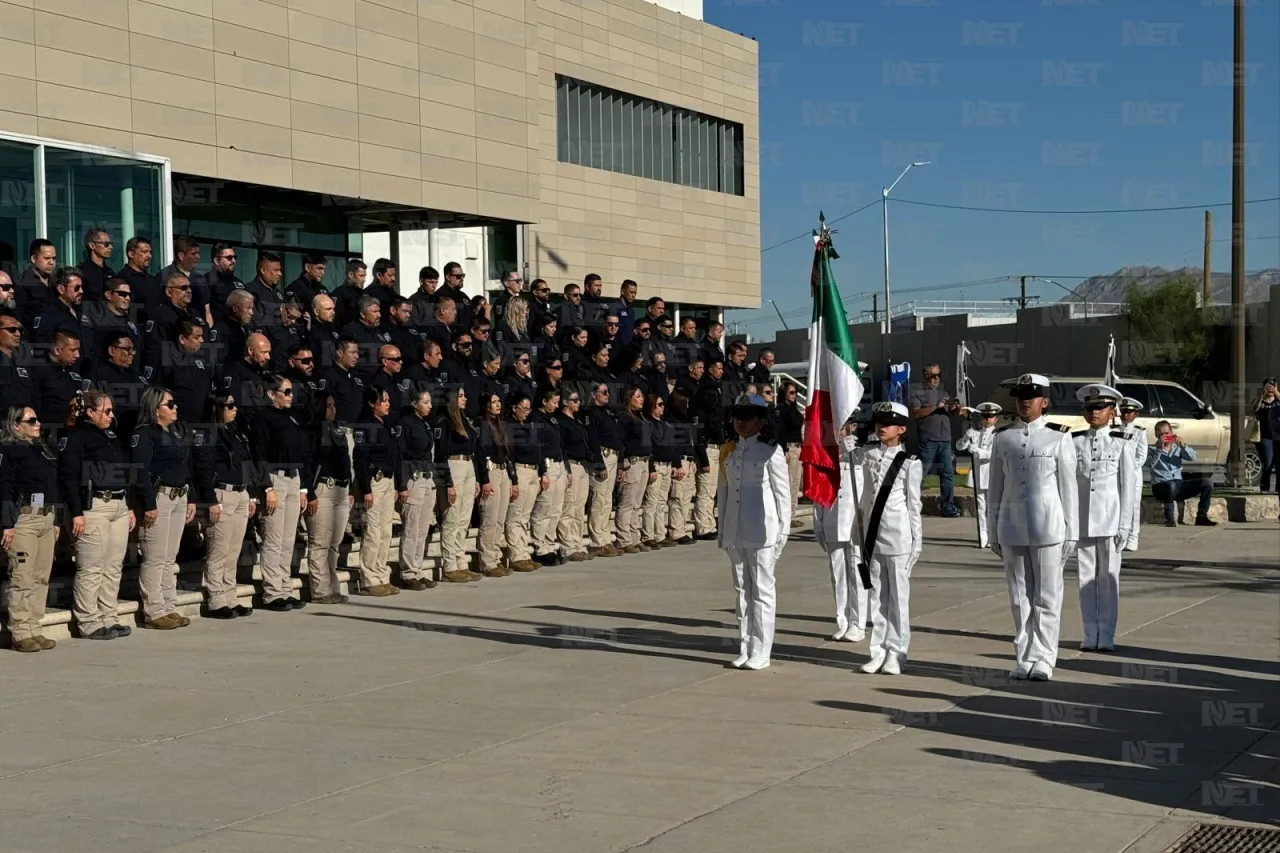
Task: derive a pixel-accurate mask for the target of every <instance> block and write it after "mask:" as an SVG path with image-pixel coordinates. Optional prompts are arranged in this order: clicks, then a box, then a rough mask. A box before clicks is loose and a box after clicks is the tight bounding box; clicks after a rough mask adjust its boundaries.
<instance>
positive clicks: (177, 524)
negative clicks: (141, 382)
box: [129, 385, 206, 631]
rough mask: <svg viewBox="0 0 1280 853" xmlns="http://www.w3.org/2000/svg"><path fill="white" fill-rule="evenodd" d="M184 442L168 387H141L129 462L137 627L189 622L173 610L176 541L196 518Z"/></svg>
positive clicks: (179, 625)
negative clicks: (137, 556) (136, 525)
mask: <svg viewBox="0 0 1280 853" xmlns="http://www.w3.org/2000/svg"><path fill="white" fill-rule="evenodd" d="M187 445H188V442H187V431H186V428H185V427H184V426H183V425H182V424H180V423H178V404H177V403H175V402H174V401H173V394H172V393H170V391H169V389H168V388H161V387H160V386H158V385H156V386H152V387H150V388H148V389H147V390H146V391H144V392H142V401H141V403H140V405H139V410H138V426H137V428H136V429H134V431H133V436H132V437H131V438H130V439H129V461H130V463H131V464H132V466H133V468H134V470H135V471H136V473H137V476H136V478H135V483H134V493H135V499H136V501H137V506H138V508H139V509H141V510H142V518H141V522H142V527H141V529H140V530H139V532H138V548H139V550H140V551H141V552H142V568H141V570H140V571H139V585H140V586H141V588H142V616H143V620H144V621H143V623H142V627H144V628H153V629H155V630H158V631H172V630H173V629H174V628H185V627H187V626H188V625H190V624H191V620H190V619H189V618H187V617H186V616H183V615H182V614H181V613H179V612H178V562H177V560H178V546H179V545H181V544H182V530H183V528H184V527H186V526H187V525H188V524H190V523H191V522H192V521H193V520H194V519H195V517H196V505H195V503H194V502H192V501H190V500H188V497H189V492H190V487H189V486H188V483H189V482H190V481H191V473H192V469H193V467H194V466H193V465H192V460H191V454H190V451H189V449H188V446H187ZM195 479H196V482H204V481H205V480H206V478H205V477H203V476H199V477H196V478H195Z"/></svg>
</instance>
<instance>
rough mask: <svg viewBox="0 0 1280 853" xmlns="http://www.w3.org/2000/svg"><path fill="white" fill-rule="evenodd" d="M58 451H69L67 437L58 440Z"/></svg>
mask: <svg viewBox="0 0 1280 853" xmlns="http://www.w3.org/2000/svg"><path fill="white" fill-rule="evenodd" d="M58 449H59V450H66V449H67V437H66V436H65V435H64V436H63V437H62V438H60V439H58Z"/></svg>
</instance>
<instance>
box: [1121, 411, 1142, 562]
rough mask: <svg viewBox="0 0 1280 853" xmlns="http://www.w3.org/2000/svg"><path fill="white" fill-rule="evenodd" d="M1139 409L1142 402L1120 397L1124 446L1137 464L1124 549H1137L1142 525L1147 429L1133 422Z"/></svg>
mask: <svg viewBox="0 0 1280 853" xmlns="http://www.w3.org/2000/svg"><path fill="white" fill-rule="evenodd" d="M1141 411H1142V403H1140V402H1138V401H1137V400H1135V399H1133V398H1132V397H1122V398H1121V400H1120V422H1121V423H1122V424H1123V425H1124V426H1123V427H1122V429H1123V430H1124V432H1125V435H1126V436H1127V437H1128V438H1129V443H1128V445H1126V446H1127V447H1128V448H1129V450H1130V451H1131V452H1132V453H1133V460H1134V463H1135V464H1137V466H1138V481H1137V483H1136V486H1135V488H1134V490H1133V499H1132V503H1131V505H1130V507H1129V515H1130V520H1129V541H1128V542H1126V543H1125V545H1124V549H1125V550H1126V551H1136V550H1138V529H1139V528H1141V527H1142V470H1143V468H1144V467H1146V464H1147V450H1148V447H1147V431H1146V430H1145V429H1143V428H1142V427H1141V426H1140V425H1138V424H1136V423H1134V421H1135V420H1137V419H1138V414H1139V413H1140V412H1141Z"/></svg>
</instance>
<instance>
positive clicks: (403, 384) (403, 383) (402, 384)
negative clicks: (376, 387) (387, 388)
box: [400, 379, 409, 391]
mask: <svg viewBox="0 0 1280 853" xmlns="http://www.w3.org/2000/svg"><path fill="white" fill-rule="evenodd" d="M400 390H401V391H408V390H409V380H408V379H404V380H402V381H401V382H400Z"/></svg>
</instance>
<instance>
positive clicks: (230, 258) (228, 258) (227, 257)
mask: <svg viewBox="0 0 1280 853" xmlns="http://www.w3.org/2000/svg"><path fill="white" fill-rule="evenodd" d="M235 259H236V256H235V255H223V256H222V257H220V258H218V260H220V261H234V260H235Z"/></svg>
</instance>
